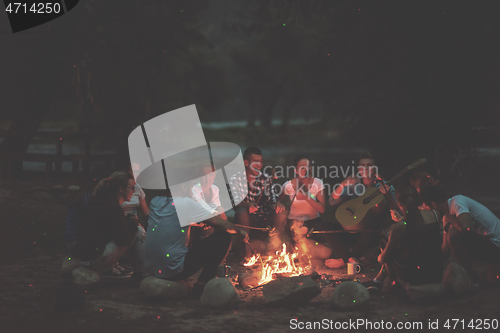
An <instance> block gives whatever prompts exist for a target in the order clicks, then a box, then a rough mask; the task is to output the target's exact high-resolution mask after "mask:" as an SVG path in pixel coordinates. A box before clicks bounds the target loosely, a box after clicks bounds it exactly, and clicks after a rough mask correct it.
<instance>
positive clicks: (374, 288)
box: [361, 280, 384, 294]
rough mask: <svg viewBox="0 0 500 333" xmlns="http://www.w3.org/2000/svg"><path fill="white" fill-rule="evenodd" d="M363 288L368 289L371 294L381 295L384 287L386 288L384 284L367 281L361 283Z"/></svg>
mask: <svg viewBox="0 0 500 333" xmlns="http://www.w3.org/2000/svg"><path fill="white" fill-rule="evenodd" d="M361 284H362V285H363V286H365V287H366V289H368V292H369V293H370V294H372V293H373V294H379V293H380V292H381V291H382V287H383V286H384V285H383V283H382V282H375V281H373V280H372V281H367V282H362V283H361Z"/></svg>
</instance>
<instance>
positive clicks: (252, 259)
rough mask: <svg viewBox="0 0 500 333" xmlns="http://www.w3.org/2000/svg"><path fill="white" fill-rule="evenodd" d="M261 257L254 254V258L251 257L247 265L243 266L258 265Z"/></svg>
mask: <svg viewBox="0 0 500 333" xmlns="http://www.w3.org/2000/svg"><path fill="white" fill-rule="evenodd" d="M259 257H260V256H259V255H256V254H254V255H253V257H251V258H250V259H248V261H247V262H246V263H244V264H243V266H247V267H249V266H253V265H255V264H256V263H257V260H259Z"/></svg>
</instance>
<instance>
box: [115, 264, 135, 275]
mask: <svg viewBox="0 0 500 333" xmlns="http://www.w3.org/2000/svg"><path fill="white" fill-rule="evenodd" d="M115 268H116V269H117V270H119V271H120V272H121V273H122V274H130V275H131V274H133V273H134V270H133V269H132V267H130V266H127V265H124V264H116V265H115Z"/></svg>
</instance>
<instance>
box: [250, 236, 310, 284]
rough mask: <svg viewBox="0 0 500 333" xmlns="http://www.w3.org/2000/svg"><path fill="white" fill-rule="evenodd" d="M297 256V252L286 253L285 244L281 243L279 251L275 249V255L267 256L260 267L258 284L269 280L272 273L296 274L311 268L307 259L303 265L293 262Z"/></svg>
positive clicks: (304, 272) (271, 278)
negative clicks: (260, 272) (306, 262)
mask: <svg viewBox="0 0 500 333" xmlns="http://www.w3.org/2000/svg"><path fill="white" fill-rule="evenodd" d="M298 256H299V253H287V252H286V244H283V248H282V250H281V252H280V251H276V255H275V256H269V257H268V258H267V260H266V261H265V263H264V266H263V267H262V275H261V278H260V281H259V283H258V285H259V286H260V285H262V284H265V283H268V282H271V281H272V280H273V279H274V277H273V275H274V274H286V276H298V275H302V274H307V272H308V270H309V269H310V268H311V263H310V261H309V260H308V261H309V263H308V265H307V266H305V267H300V266H297V265H296V264H295V259H296V258H297V257H298Z"/></svg>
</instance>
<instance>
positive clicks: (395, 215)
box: [391, 209, 403, 222]
mask: <svg viewBox="0 0 500 333" xmlns="http://www.w3.org/2000/svg"><path fill="white" fill-rule="evenodd" d="M391 218H392V220H393V221H394V222H399V221H401V220H402V219H403V216H402V215H401V214H399V212H398V211H397V210H394V209H391Z"/></svg>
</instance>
